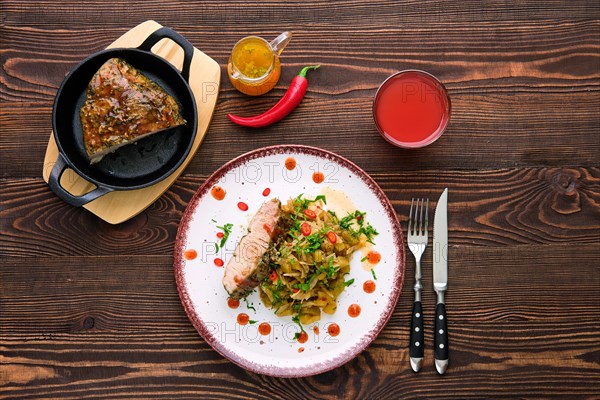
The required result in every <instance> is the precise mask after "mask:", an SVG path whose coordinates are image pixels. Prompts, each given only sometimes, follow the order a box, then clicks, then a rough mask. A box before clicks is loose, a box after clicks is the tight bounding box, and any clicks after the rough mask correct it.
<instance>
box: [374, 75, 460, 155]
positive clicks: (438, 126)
mask: <svg viewBox="0 0 600 400" xmlns="http://www.w3.org/2000/svg"><path fill="white" fill-rule="evenodd" d="M373 118H374V119H375V125H376V126H377V129H378V130H379V133H380V134H381V135H382V136H383V137H384V138H385V139H386V140H387V141H388V142H390V143H392V144H394V145H396V146H399V147H405V148H417V147H423V146H427V145H428V144H430V143H433V142H434V141H435V140H436V139H437V138H439V137H440V136H441V135H442V133H443V132H444V129H445V128H446V126H447V125H448V121H449V120H450V99H449V98H448V92H447V91H446V88H445V87H444V85H442V83H441V82H440V81H438V80H437V79H436V78H435V77H434V76H433V75H430V74H428V73H427V72H423V71H417V70H407V71H401V72H398V73H396V74H394V75H392V76H390V77H389V78H388V79H386V80H385V81H384V82H383V83H382V84H381V86H380V87H379V89H378V90H377V94H376V95H375V101H374V102H373Z"/></svg>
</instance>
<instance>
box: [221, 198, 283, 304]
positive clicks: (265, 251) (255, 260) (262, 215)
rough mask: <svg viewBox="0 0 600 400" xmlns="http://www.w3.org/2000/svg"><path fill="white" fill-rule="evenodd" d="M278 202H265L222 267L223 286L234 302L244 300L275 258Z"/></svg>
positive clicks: (279, 205)
mask: <svg viewBox="0 0 600 400" xmlns="http://www.w3.org/2000/svg"><path fill="white" fill-rule="evenodd" d="M280 207H281V203H280V202H279V200H278V199H272V200H270V201H267V202H265V203H264V204H263V205H262V206H261V207H260V208H259V209H258V211H257V212H256V215H255V216H254V217H253V218H252V220H251V221H250V224H249V226H248V234H246V236H244V237H243V238H242V239H241V240H240V242H239V243H238V245H237V247H236V249H235V251H234V253H233V257H232V258H231V259H230V260H229V262H228V263H227V265H226V266H225V275H224V276H223V286H224V287H225V290H226V291H227V292H228V293H229V295H230V296H231V297H232V298H234V299H240V298H243V297H246V296H247V295H248V293H250V292H251V291H252V289H254V288H255V287H256V286H258V284H259V283H260V281H262V280H263V279H264V278H265V277H266V276H267V274H268V273H269V271H270V269H271V268H270V266H269V262H270V261H271V260H275V259H276V258H277V254H276V250H275V246H273V245H272V243H273V242H274V241H275V240H277V236H278V235H277V234H278V232H279V230H280V229H279V226H280V222H281V209H280Z"/></svg>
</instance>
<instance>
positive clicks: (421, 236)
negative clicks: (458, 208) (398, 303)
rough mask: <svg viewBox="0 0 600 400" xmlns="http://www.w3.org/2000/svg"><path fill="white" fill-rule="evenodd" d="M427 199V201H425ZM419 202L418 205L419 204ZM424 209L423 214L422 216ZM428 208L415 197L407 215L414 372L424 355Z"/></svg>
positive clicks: (410, 350) (410, 348)
mask: <svg viewBox="0 0 600 400" xmlns="http://www.w3.org/2000/svg"><path fill="white" fill-rule="evenodd" d="M426 201H427V203H425V202H426ZM419 203H420V205H419ZM423 209H425V210H424V211H425V216H423ZM413 210H414V213H413ZM428 210H429V199H417V201H416V206H415V199H414V197H413V199H412V200H411V202H410V213H409V216H408V235H407V236H408V238H407V242H408V248H409V249H410V251H411V252H412V253H413V255H414V256H415V263H416V268H415V286H414V290H415V302H414V305H413V311H412V318H411V324H410V346H409V354H410V366H411V368H412V369H413V371H415V372H419V370H420V369H421V366H422V365H423V357H424V351H423V347H424V343H423V342H424V338H425V335H424V333H423V307H422V305H421V290H422V289H423V284H422V283H421V256H422V255H423V253H424V252H425V248H426V247H427V237H428V234H427V231H428V228H427V227H428V218H427V217H428Z"/></svg>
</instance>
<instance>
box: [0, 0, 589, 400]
mask: <svg viewBox="0 0 600 400" xmlns="http://www.w3.org/2000/svg"><path fill="white" fill-rule="evenodd" d="M85 3H89V4H85ZM111 3H112V4H111ZM482 3H484V2H481V3H480V2H477V1H471V0H463V1H456V2H442V1H427V2H394V1H382V2H372V1H355V0H352V1H346V2H337V1H333V2H312V1H309V2H292V3H284V2H277V1H275V2H268V3H265V4H259V5H252V4H247V3H246V2H222V3H221V2H215V1H207V2H184V1H158V2H142V1H137V2H134V1H123V0H116V1H113V2H98V1H94V2H81V1H68V2H50V1H31V0H19V1H16V0H2V1H1V2H0V13H1V15H0V16H1V20H0V43H1V49H0V59H1V60H2V69H1V71H0V124H1V126H0V173H1V175H0V196H1V197H0V221H1V229H0V235H1V236H0V242H1V249H0V252H1V253H0V255H1V256H0V397H1V398H6V399H9V398H10V399H23V398H86V399H94V398H103V399H104V398H169V399H175V398H220V397H224V398H252V397H258V398H264V399H271V398H295V399H306V398H316V397H323V398H335V397H339V398H348V399H352V398H373V399H380V398H389V399H396V398H400V397H407V398H450V397H454V398H461V399H462V398H500V397H503V398H537V397H543V398H570V399H575V398H594V397H595V398H597V396H598V393H600V294H599V293H600V245H599V243H600V164H599V160H600V136H599V135H600V22H599V21H600V10H599V7H600V6H599V5H598V2H597V1H596V0H592V1H578V2H574V1H568V0H563V1H559V0H544V1H528V2H525V1H515V2H513V1H490V2H485V4H482ZM148 19H155V20H156V21H158V22H159V23H161V24H163V25H166V26H171V27H173V28H174V29H176V30H177V31H179V32H180V33H182V34H183V35H185V36H186V37H187V38H189V40H190V41H191V42H192V43H193V44H194V45H196V46H197V47H198V48H200V49H201V50H203V51H204V52H206V53H207V54H208V55H209V56H211V57H213V58H214V59H215V60H217V61H218V62H219V63H220V64H221V66H222V88H221V93H220V98H219V101H218V104H217V108H216V112H215V115H214V119H213V121H212V124H211V126H210V128H209V131H208V134H207V136H206V138H205V141H204V143H203V145H202V147H201V148H200V150H199V151H198V153H197V155H196V157H195V158H194V160H193V161H192V163H191V164H190V165H189V167H188V168H187V170H186V171H185V173H184V175H183V176H182V177H181V178H180V179H179V180H178V181H177V182H176V184H175V185H174V186H173V187H172V188H171V189H170V190H169V191H168V192H167V193H166V194H165V195H164V196H162V197H161V198H160V199H159V200H158V201H157V202H156V203H155V204H153V205H152V206H151V207H149V208H148V209H147V210H146V211H144V212H143V213H142V214H140V215H139V216H137V217H135V218H134V219H132V220H130V221H128V222H125V223H123V224H120V225H117V226H113V225H109V224H107V223H105V222H103V221H102V220H99V219H98V218H96V217H95V216H94V215H92V214H90V213H89V212H87V211H85V210H83V209H76V208H73V207H71V206H69V205H67V204H66V203H64V202H62V201H60V200H59V199H58V198H57V197H56V196H55V195H54V194H53V193H52V192H51V191H50V189H49V188H48V186H47V185H46V184H45V183H44V181H43V180H42V177H41V172H42V168H43V165H42V163H43V158H44V152H45V148H46V145H47V141H48V136H49V133H50V129H51V111H52V102H53V100H54V96H55V94H56V90H57V88H58V86H59V84H60V83H61V81H62V79H63V77H64V76H65V74H66V73H67V72H68V71H69V70H71V69H72V68H73V67H74V66H75V65H76V64H77V63H78V62H79V61H80V60H81V59H83V58H84V57H86V56H88V55H89V54H91V53H93V52H96V51H99V50H101V49H103V48H104V47H106V46H107V45H108V44H109V43H111V42H112V41H113V40H114V39H116V38H117V37H119V36H120V35H122V34H123V33H124V32H126V31H127V30H128V29H130V28H132V27H133V26H135V25H137V24H138V23H140V22H142V21H145V20H148ZM283 30H291V31H293V33H294V35H295V36H294V38H293V40H292V42H291V43H290V45H289V47H288V48H287V49H286V51H285V53H284V56H283V58H282V62H283V74H282V77H281V80H280V81H279V84H278V85H277V87H276V89H275V90H273V91H272V92H270V93H269V94H267V95H265V96H263V97H260V98H247V97H245V96H243V95H241V94H240V93H238V92H237V91H235V90H234V89H233V88H232V86H231V84H230V83H229V81H228V80H227V78H226V74H225V70H224V68H223V67H224V65H225V63H226V61H227V57H228V54H229V52H230V50H231V47H232V45H233V44H234V43H235V42H236V41H237V40H238V39H240V38H241V37H243V36H245V35H247V34H259V35H261V36H264V37H267V38H270V37H274V36H275V35H276V34H278V33H279V32H281V31H283ZM314 63H320V64H321V65H322V68H321V69H320V70H319V71H318V72H317V73H313V74H311V76H310V89H309V93H308V95H307V97H306V99H305V100H304V102H303V103H302V104H301V106H300V107H299V109H298V110H296V112H294V113H293V114H292V115H291V116H290V117H289V118H287V119H286V120H285V121H283V122H281V123H279V124H276V125H274V126H271V127H269V128H266V129H263V130H262V131H260V132H255V131H252V132H251V131H248V130H245V129H242V128H239V127H236V126H234V125H233V124H231V123H230V122H229V121H228V120H227V118H226V114H227V113H228V112H240V113H241V112H244V113H248V114H249V113H251V112H258V111H261V110H264V109H266V108H268V107H269V106H270V105H272V104H273V103H274V102H275V101H276V100H277V99H278V98H279V97H280V96H281V95H282V94H283V92H284V90H285V88H286V86H287V85H288V83H289V82H290V81H291V79H292V77H293V76H294V75H295V73H296V72H297V71H298V69H299V67H300V66H302V65H306V64H314ZM408 68H418V69H424V70H427V71H429V72H431V73H433V74H435V75H437V76H438V77H439V78H440V79H441V80H442V81H443V82H444V83H445V84H446V85H447V87H448V89H449V92H450V96H451V98H452V104H453V115H452V121H451V124H450V127H449V129H448V130H447V132H446V134H445V135H444V136H443V137H442V138H441V139H440V140H439V141H437V142H436V143H435V144H433V145H431V146H429V147H427V148H424V149H421V150H414V151H407V150H402V149H398V148H395V147H393V146H391V145H389V144H388V143H387V142H385V141H384V140H383V139H381V138H380V136H379V135H378V134H377V133H376V130H375V127H374V125H373V121H372V118H371V101H372V98H373V95H374V93H375V90H376V89H377V87H378V85H379V84H380V83H381V82H382V81H383V80H384V79H385V78H386V77H387V76H388V75H390V74H391V73H393V72H395V71H397V70H401V69H408ZM279 143H297V144H308V145H315V146H319V147H322V148H324V149H327V150H331V151H334V152H336V153H338V154H340V155H342V156H345V157H347V158H349V159H350V160H352V161H354V162H355V163H357V164H358V165H359V166H361V167H363V168H364V169H365V170H366V171H367V172H368V173H369V174H371V176H373V178H374V179H375V180H376V181H377V182H378V183H379V184H380V185H381V186H382V188H383V189H384V191H385V192H386V194H387V195H388V196H389V198H390V200H391V201H392V203H393V205H394V207H395V209H396V211H397V214H398V218H399V219H400V221H401V223H402V224H403V226H405V222H406V220H407V214H408V208H409V201H410V198H411V196H428V197H430V198H432V199H435V198H437V196H439V194H440V193H441V191H442V190H443V188H444V187H446V186H447V187H449V188H450V204H449V212H450V217H449V222H450V233H449V236H450V290H449V292H448V295H447V303H448V319H449V321H450V332H451V352H450V359H451V365H450V368H449V370H448V373H447V375H445V376H443V377H440V376H438V375H437V373H436V372H435V370H434V367H433V365H432V359H433V357H432V352H431V348H432V337H431V335H430V334H428V335H427V336H426V343H425V345H426V347H427V349H428V352H427V353H426V357H427V362H426V364H425V367H424V369H423V370H422V371H421V372H420V373H418V374H415V373H413V372H412V371H411V369H410V367H409V363H408V333H409V318H410V310H411V307H412V297H413V296H412V290H411V286H412V279H413V276H414V260H413V258H412V256H409V257H407V276H406V281H405V282H406V284H405V288H404V291H403V293H402V295H401V298H400V301H399V303H398V306H397V308H396V310H395V312H394V314H393V316H392V318H391V320H390V321H389V324H388V325H387V326H386V328H385V329H384V330H383V332H382V333H381V335H380V336H379V337H378V338H377V339H376V340H375V342H374V343H373V344H372V345H371V346H370V347H369V348H368V349H367V350H366V351H364V352H363V353H362V354H361V355H359V356H358V357H357V358H356V359H354V360H353V361H351V362H349V363H348V364H346V365H344V366H343V367H340V368H338V369H335V370H333V371H331V372H328V373H325V374H322V375H318V376H314V377H311V378H305V379H294V380H284V379H275V378H270V377H266V376H260V375H255V374H252V373H249V372H247V371H245V370H243V369H241V368H239V367H237V366H236V365H234V364H232V363H230V362H229V361H227V360H226V359H224V358H222V357H221V356H220V355H219V354H217V353H216V352H215V351H213V350H212V348H210V347H209V346H208V345H207V344H206V343H205V342H204V341H203V339H202V338H201V337H200V336H199V335H198V333H197V332H196V331H195V330H194V328H193V327H192V325H191V323H190V322H189V320H188V318H187V317H186V315H185V312H184V310H183V308H182V306H181V304H180V301H179V297H178V295H177V290H176V287H175V281H174V277H173V245H174V241H175V234H176V231H177V227H178V223H179V220H180V218H181V216H182V213H183V211H184V209H185V207H186V205H187V203H188V201H189V200H190V198H191V196H192V195H193V193H194V192H195V190H196V189H197V188H198V187H199V185H200V184H201V183H202V182H203V181H204V180H205V179H206V178H207V176H209V175H210V174H211V173H212V172H213V171H215V170H216V169H217V168H218V167H219V166H221V165H222V164H223V163H225V162H227V161H228V160H230V159H231V158H232V157H234V156H237V155H239V154H242V153H244V152H247V151H249V150H252V149H256V148H258V147H262V146H266V145H272V144H279ZM430 262H431V252H427V253H426V257H425V264H426V265H427V264H428V263H430ZM424 275H425V280H426V282H427V283H429V282H430V281H431V269H430V268H426V269H425V272H424ZM423 301H424V303H425V306H426V307H433V304H434V302H435V296H434V293H433V292H432V291H431V290H426V291H425V292H424V300H423ZM431 330H432V326H431V321H429V324H428V325H427V326H426V331H427V332H428V333H430V332H431Z"/></svg>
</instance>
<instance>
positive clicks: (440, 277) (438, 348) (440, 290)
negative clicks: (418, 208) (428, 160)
mask: <svg viewBox="0 0 600 400" xmlns="http://www.w3.org/2000/svg"><path fill="white" fill-rule="evenodd" d="M447 288H448V188H446V189H445V190H444V192H443V193H442V195H441V196H440V199H439V200H438V202H437V206H436V207H435V216H434V219H433V289H434V290H435V292H436V293H437V304H436V306H435V324H434V326H435V334H434V355H435V369H436V370H437V372H438V373H439V374H444V373H445V372H446V369H447V368H448V321H447V320H446V305H445V301H444V295H445V293H446V289H447Z"/></svg>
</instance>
